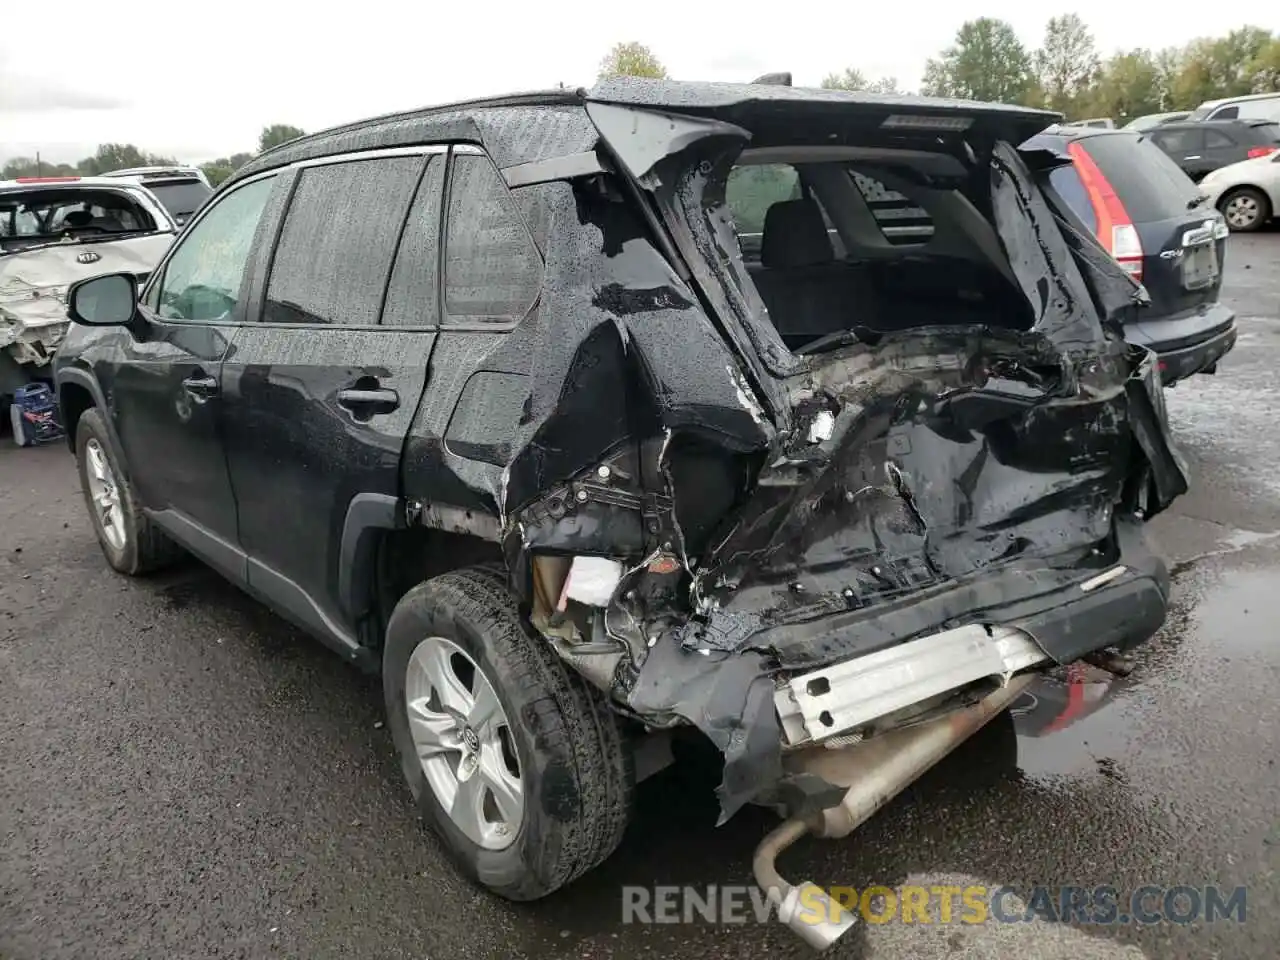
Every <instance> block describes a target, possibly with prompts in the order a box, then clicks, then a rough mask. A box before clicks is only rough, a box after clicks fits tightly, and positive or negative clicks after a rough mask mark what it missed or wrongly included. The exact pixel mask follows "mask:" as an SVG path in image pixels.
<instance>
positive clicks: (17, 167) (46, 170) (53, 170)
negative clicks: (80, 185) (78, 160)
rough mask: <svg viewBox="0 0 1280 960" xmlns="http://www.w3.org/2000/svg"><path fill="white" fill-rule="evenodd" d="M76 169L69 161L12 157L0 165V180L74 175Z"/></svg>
mask: <svg viewBox="0 0 1280 960" xmlns="http://www.w3.org/2000/svg"><path fill="white" fill-rule="evenodd" d="M77 173H78V171H77V170H76V168H75V166H74V165H72V164H70V163H50V162H49V161H48V160H42V161H40V162H38V163H37V162H36V159H35V157H12V158H10V159H9V160H8V161H6V162H5V165H4V166H3V167H0V180H16V179H17V178H18V177H74V176H76V175H77Z"/></svg>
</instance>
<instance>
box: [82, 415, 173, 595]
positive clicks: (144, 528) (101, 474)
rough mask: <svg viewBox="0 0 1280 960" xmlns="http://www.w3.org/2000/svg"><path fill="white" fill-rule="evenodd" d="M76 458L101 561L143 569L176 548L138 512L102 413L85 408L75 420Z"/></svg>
mask: <svg viewBox="0 0 1280 960" xmlns="http://www.w3.org/2000/svg"><path fill="white" fill-rule="evenodd" d="M76 461H77V466H78V467H79V469H80V486H81V488H82V489H83V491H84V500H85V504H86V505H87V506H88V508H89V518H90V520H91V521H92V522H93V530H94V533H96V534H97V535H98V544H99V545H100V546H101V547H102V553H103V555H104V556H105V557H106V558H107V563H109V564H111V566H112V567H113V568H115V569H116V570H118V571H119V572H120V573H127V574H130V575H135V574H140V573H148V572H150V571H152V570H157V569H159V568H160V567H163V566H165V565H167V564H169V563H172V562H173V561H174V560H176V559H177V558H178V557H180V556H181V555H182V550H181V548H180V547H178V546H177V544H175V543H174V542H173V541H172V540H170V539H169V538H168V537H166V536H165V535H164V534H163V533H162V532H161V531H160V530H159V529H157V528H156V527H155V525H154V524H152V523H151V521H150V520H148V519H147V517H146V516H145V515H144V514H143V513H142V510H141V509H140V508H139V506H138V502H137V500H136V499H135V497H134V495H133V488H132V487H131V486H130V484H129V478H128V477H127V476H126V475H125V473H124V471H123V470H122V469H120V458H119V457H118V456H117V454H116V451H115V448H114V447H113V446H112V444H111V437H110V434H109V433H108V432H107V427H106V423H105V422H104V421H103V419H102V414H101V413H100V412H99V411H98V410H96V409H93V410H86V411H85V412H84V413H82V414H81V415H80V419H79V421H78V422H77V423H76Z"/></svg>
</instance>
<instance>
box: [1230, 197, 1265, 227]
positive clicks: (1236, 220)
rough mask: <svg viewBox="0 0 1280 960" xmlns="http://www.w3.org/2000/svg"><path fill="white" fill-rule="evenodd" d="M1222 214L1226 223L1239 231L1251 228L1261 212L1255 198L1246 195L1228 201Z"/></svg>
mask: <svg viewBox="0 0 1280 960" xmlns="http://www.w3.org/2000/svg"><path fill="white" fill-rule="evenodd" d="M1222 213H1223V216H1225V217H1226V218H1227V223H1229V224H1230V225H1231V226H1233V227H1235V228H1236V229H1238V230H1239V229H1248V228H1249V227H1251V226H1253V224H1254V223H1255V222H1256V221H1257V219H1258V217H1259V216H1261V214H1262V210H1261V208H1260V207H1259V206H1258V201H1257V198H1255V197H1251V196H1249V195H1248V194H1247V193H1246V194H1241V195H1240V196H1238V197H1232V198H1231V199H1230V200H1228V201H1227V204H1226V206H1225V207H1224V208H1223V211H1222Z"/></svg>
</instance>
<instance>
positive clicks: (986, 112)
mask: <svg viewBox="0 0 1280 960" xmlns="http://www.w3.org/2000/svg"><path fill="white" fill-rule="evenodd" d="M589 103H599V104H609V105H618V106H631V107H640V108H648V109H654V110H665V111H671V112H680V113H693V114H699V113H700V114H712V115H728V116H729V117H730V118H732V115H733V114H734V113H735V112H736V110H737V108H749V109H760V108H763V109H765V110H769V111H770V112H774V113H776V111H777V110H778V109H783V110H785V109H787V107H789V106H799V105H801V104H815V105H829V106H833V107H840V106H856V105H862V106H866V107H879V108H882V109H889V110H893V109H901V110H903V111H904V112H907V113H914V114H922V113H939V114H951V115H955V114H963V115H965V116H968V117H974V118H977V119H978V120H992V121H999V122H1000V123H1002V124H1006V125H1008V124H1012V125H1014V126H1017V125H1021V126H1022V127H1026V128H1027V132H1025V133H1023V134H1022V136H1027V135H1029V133H1030V132H1031V131H1033V130H1034V129H1039V128H1041V127H1043V126H1046V125H1048V124H1049V123H1052V122H1054V121H1057V120H1059V119H1061V114H1057V113H1053V112H1051V111H1047V110H1038V109H1034V108H1029V107H1021V106H1013V105H1009V104H994V103H982V102H979V101H972V100H946V99H938V98H932V97H916V96H895V95H888V94H875V93H866V92H861V91H860V92H848V91H842V90H820V89H810V88H804V87H791V86H783V85H780V84H778V85H774V84H759V83H756V84H750V83H701V82H691V81H681V80H648V79H639V78H634V77H622V78H615V79H608V80H603V81H601V82H600V83H598V84H596V86H595V87H593V88H592V89H591V90H586V89H584V88H575V89H569V88H561V89H555V90H543V91H534V92H530V93H515V94H507V95H502V96H494V97H485V98H479V99H474V100H464V101H459V102H455V103H447V104H440V105H438V106H428V107H421V108H418V109H415V110H408V111H402V112H399V113H392V114H385V115H383V116H378V117H371V118H369V119H367V120H360V121H356V122H354V123H349V124H345V125H343V126H339V127H332V128H330V129H327V130H321V131H318V132H316V133H312V134H306V135H304V136H301V137H298V138H296V139H294V140H290V141H288V142H287V143H283V144H280V145H279V146H277V147H273V148H272V149H270V150H267V151H265V152H264V153H262V154H259V155H258V156H257V157H255V158H254V159H253V160H251V161H249V163H247V164H245V165H244V166H243V167H241V168H240V169H239V170H237V171H236V173H235V174H234V175H233V176H232V177H231V178H230V179H228V180H227V182H226V184H224V185H223V188H222V189H225V188H226V187H227V186H229V185H231V184H234V183H237V182H239V181H242V180H244V179H246V178H248V177H251V176H254V175H255V174H258V173H262V172H264V171H267V170H271V169H274V168H278V167H282V166H287V165H289V164H291V163H297V162H299V161H302V160H310V159H317V158H320V157H325V156H335V155H338V154H343V153H356V152H360V151H369V150H378V149H390V148H395V147H406V146H412V145H417V144H422V143H430V142H442V141H453V142H464V143H465V142H471V143H478V144H480V145H482V146H484V147H485V149H486V150H487V151H488V153H489V154H490V156H491V157H493V160H494V162H495V163H496V164H497V165H498V167H499V168H504V169H505V168H506V167H509V166H514V165H518V164H521V163H530V162H534V161H538V160H545V159H551V158H555V157H562V156H567V155H570V154H577V153H585V152H588V151H590V150H593V149H594V148H595V147H596V145H597V142H598V140H599V132H598V131H597V130H596V127H595V125H594V124H593V123H592V122H591V120H590V119H589V118H588V117H587V114H586V111H585V109H583V108H584V107H586V105H587V104H589Z"/></svg>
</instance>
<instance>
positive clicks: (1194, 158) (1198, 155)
mask: <svg viewBox="0 0 1280 960" xmlns="http://www.w3.org/2000/svg"><path fill="white" fill-rule="evenodd" d="M1182 159H1183V160H1199V159H1201V158H1200V154H1198V153H1197V154H1196V155H1195V156H1194V157H1183V158H1182Z"/></svg>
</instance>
